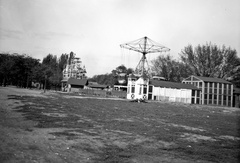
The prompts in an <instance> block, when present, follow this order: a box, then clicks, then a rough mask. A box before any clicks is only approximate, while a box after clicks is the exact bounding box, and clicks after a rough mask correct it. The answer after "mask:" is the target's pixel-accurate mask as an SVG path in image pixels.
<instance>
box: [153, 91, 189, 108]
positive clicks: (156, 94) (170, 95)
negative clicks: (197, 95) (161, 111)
mask: <svg viewBox="0 0 240 163" xmlns="http://www.w3.org/2000/svg"><path fill="white" fill-rule="evenodd" d="M152 95H153V96H152V100H158V101H170V102H183V103H189V104H191V98H192V90H191V89H175V88H161V87H153V93H152Z"/></svg>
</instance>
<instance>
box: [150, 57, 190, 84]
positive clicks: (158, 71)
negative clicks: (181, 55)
mask: <svg viewBox="0 0 240 163" xmlns="http://www.w3.org/2000/svg"><path fill="white" fill-rule="evenodd" d="M151 63H152V66H151V70H152V73H153V74H154V75H157V76H161V77H164V78H165V79H166V80H169V81H181V80H182V79H183V78H184V77H187V75H188V74H187V73H186V66H185V65H184V64H182V63H180V62H178V61H176V60H174V59H173V57H172V56H171V55H166V56H164V55H159V56H158V57H157V58H156V59H154V60H152V61H151Z"/></svg>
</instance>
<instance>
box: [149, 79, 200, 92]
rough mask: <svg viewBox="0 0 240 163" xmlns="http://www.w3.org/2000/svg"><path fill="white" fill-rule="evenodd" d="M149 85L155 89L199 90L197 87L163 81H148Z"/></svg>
mask: <svg viewBox="0 0 240 163" xmlns="http://www.w3.org/2000/svg"><path fill="white" fill-rule="evenodd" d="M149 84H150V85H154V86H155V87H165V88H176V89H192V90H199V89H198V88H197V87H195V86H194V85H191V84H183V83H176V82H169V81H163V80H150V83H149Z"/></svg>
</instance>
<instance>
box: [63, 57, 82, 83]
mask: <svg viewBox="0 0 240 163" xmlns="http://www.w3.org/2000/svg"><path fill="white" fill-rule="evenodd" d="M67 63H69V60H68V61H67ZM86 73H87V72H86V69H85V66H83V65H82V61H81V60H80V58H72V59H71V60H70V64H67V65H66V67H65V69H64V70H63V80H67V79H69V78H74V79H86Z"/></svg>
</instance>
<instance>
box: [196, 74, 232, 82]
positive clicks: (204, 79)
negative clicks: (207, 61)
mask: <svg viewBox="0 0 240 163" xmlns="http://www.w3.org/2000/svg"><path fill="white" fill-rule="evenodd" d="M192 76H193V77H195V78H197V79H199V80H202V81H204V82H213V83H225V84H232V83H230V82H228V81H226V80H224V79H221V78H212V77H203V76H194V75H192Z"/></svg>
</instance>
